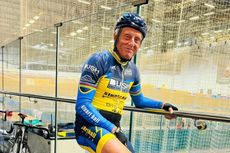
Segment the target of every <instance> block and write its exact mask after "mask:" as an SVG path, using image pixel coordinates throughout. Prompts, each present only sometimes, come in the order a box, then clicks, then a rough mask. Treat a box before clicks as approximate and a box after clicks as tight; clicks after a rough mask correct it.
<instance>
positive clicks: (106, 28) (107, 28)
mask: <svg viewBox="0 0 230 153" xmlns="http://www.w3.org/2000/svg"><path fill="white" fill-rule="evenodd" d="M101 29H104V30H110V28H109V27H103V26H102V27H101Z"/></svg>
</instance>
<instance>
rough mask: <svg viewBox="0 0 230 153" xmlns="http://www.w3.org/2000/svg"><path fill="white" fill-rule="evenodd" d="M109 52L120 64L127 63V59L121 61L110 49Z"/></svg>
mask: <svg viewBox="0 0 230 153" xmlns="http://www.w3.org/2000/svg"><path fill="white" fill-rule="evenodd" d="M109 52H110V53H111V54H112V56H113V57H114V58H115V59H116V61H117V62H118V63H119V64H121V65H127V64H128V62H129V61H125V62H124V61H122V60H121V58H120V57H119V55H118V54H117V53H116V52H115V51H114V50H112V49H110V50H109Z"/></svg>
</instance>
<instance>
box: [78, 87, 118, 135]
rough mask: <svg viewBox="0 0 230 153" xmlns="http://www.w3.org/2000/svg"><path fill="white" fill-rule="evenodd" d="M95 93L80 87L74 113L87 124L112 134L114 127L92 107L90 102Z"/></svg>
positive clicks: (92, 90)
mask: <svg viewBox="0 0 230 153" xmlns="http://www.w3.org/2000/svg"><path fill="white" fill-rule="evenodd" d="M95 93H96V90H95V89H90V88H88V87H83V86H82V85H80V87H79V89H78V96H77V102H76V112H77V113H78V114H79V115H80V116H82V117H83V118H84V119H85V120H86V121H88V122H89V123H91V124H93V125H96V126H100V127H102V128H105V129H107V130H108V131H110V132H112V131H113V128H114V127H115V125H114V124H112V123H111V122H110V121H108V120H107V119H105V118H104V117H103V116H102V115H101V114H100V113H99V112H98V110H97V109H96V108H95V107H94V106H93V105H92V100H93V97H94V95H95Z"/></svg>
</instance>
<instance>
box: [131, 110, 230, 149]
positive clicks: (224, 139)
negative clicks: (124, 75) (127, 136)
mask: <svg viewBox="0 0 230 153" xmlns="http://www.w3.org/2000/svg"><path fill="white" fill-rule="evenodd" d="M133 114H134V122H133V131H132V133H131V135H132V144H133V145H134V148H135V151H136V152H137V153H142V152H144V153H151V152H209V151H210V152H228V151H230V141H229V140H230V137H229V134H230V130H229V127H230V124H229V123H224V122H215V121H207V120H194V119H192V118H182V117H177V119H176V120H167V119H165V118H164V116H162V115H153V114H146V113H138V112H134V113H133ZM198 124H200V125H202V126H203V127H204V126H205V125H206V129H202V128H200V129H199V128H197V127H198Z"/></svg>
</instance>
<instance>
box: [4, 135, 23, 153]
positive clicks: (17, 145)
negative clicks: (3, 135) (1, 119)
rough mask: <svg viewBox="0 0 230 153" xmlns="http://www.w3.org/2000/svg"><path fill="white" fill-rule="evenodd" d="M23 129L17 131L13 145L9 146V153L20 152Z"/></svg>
mask: <svg viewBox="0 0 230 153" xmlns="http://www.w3.org/2000/svg"><path fill="white" fill-rule="evenodd" d="M21 140H22V139H21V131H19V132H17V133H16V135H15V138H14V141H13V143H12V145H11V146H10V147H9V149H8V152H7V153H19V151H20V145H21Z"/></svg>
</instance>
